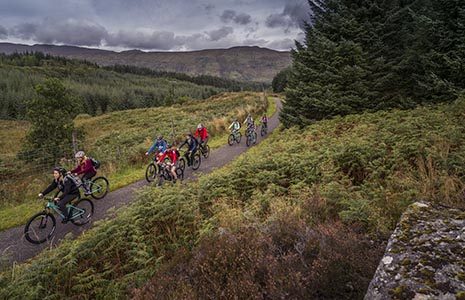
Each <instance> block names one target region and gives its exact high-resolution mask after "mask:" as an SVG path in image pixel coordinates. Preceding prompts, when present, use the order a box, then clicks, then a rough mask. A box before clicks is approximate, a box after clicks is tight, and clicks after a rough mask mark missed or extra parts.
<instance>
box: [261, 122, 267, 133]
mask: <svg viewBox="0 0 465 300" xmlns="http://www.w3.org/2000/svg"><path fill="white" fill-rule="evenodd" d="M261 127H262V128H261V130H260V135H261V136H265V135H266V134H267V133H268V124H267V123H262V126H261Z"/></svg>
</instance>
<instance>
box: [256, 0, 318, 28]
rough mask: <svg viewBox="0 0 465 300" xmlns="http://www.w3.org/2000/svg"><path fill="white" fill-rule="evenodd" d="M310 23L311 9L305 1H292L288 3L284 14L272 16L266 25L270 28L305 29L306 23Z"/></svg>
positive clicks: (268, 18)
mask: <svg viewBox="0 0 465 300" xmlns="http://www.w3.org/2000/svg"><path fill="white" fill-rule="evenodd" d="M309 21H310V7H309V5H308V3H307V1H305V0H292V1H289V2H288V3H286V5H285V6H284V9H283V12H282V13H278V14H271V15H269V16H268V17H267V19H266V21H265V24H266V26H268V27H270V28H276V27H283V28H286V29H289V28H291V27H303V25H304V24H305V22H309Z"/></svg>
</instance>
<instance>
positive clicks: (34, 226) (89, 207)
mask: <svg viewBox="0 0 465 300" xmlns="http://www.w3.org/2000/svg"><path fill="white" fill-rule="evenodd" d="M44 198H45V199H46V200H47V204H46V205H45V208H44V210H43V211H42V212H40V213H37V214H35V215H34V216H32V217H31V218H30V219H29V221H28V222H27V224H26V226H25V227H24V236H25V237H26V240H28V241H29V242H30V243H32V244H42V243H44V242H45V241H47V240H49V239H51V237H52V236H53V235H54V234H55V229H56V219H55V216H54V215H53V212H56V213H57V214H58V215H59V216H60V217H61V219H64V218H65V216H64V215H63V213H62V212H61V211H60V209H59V207H58V205H57V204H56V203H55V201H54V200H53V197H44ZM73 203H74V204H73ZM66 207H67V209H68V210H71V211H70V212H71V217H70V219H69V220H70V221H71V223H73V224H74V225H76V226H83V225H85V224H87V223H89V221H90V219H91V217H92V215H93V214H94V203H93V202H92V201H91V200H89V199H86V198H81V196H78V197H77V199H74V200H73V201H71V203H70V204H67V205H66Z"/></svg>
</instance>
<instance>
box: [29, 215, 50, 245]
mask: <svg viewBox="0 0 465 300" xmlns="http://www.w3.org/2000/svg"><path fill="white" fill-rule="evenodd" d="M55 228H56V220H55V217H54V216H53V215H52V214H50V213H46V212H40V213H38V214H36V215H34V216H33V217H32V218H31V219H30V220H29V222H27V224H26V227H24V236H25V237H26V240H28V241H29V242H30V243H33V244H42V243H43V242H45V241H46V240H49V239H50V238H51V237H52V236H53V234H54V233H55Z"/></svg>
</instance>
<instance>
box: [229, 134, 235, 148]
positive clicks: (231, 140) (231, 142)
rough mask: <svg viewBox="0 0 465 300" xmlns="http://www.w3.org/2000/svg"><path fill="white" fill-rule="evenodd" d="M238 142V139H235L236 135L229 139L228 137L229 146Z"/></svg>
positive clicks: (230, 136) (231, 135)
mask: <svg viewBox="0 0 465 300" xmlns="http://www.w3.org/2000/svg"><path fill="white" fill-rule="evenodd" d="M235 140H236V138H235V137H234V134H232V133H231V134H230V135H229V137H228V144H229V146H232V145H233V144H234V141H235Z"/></svg>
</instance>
